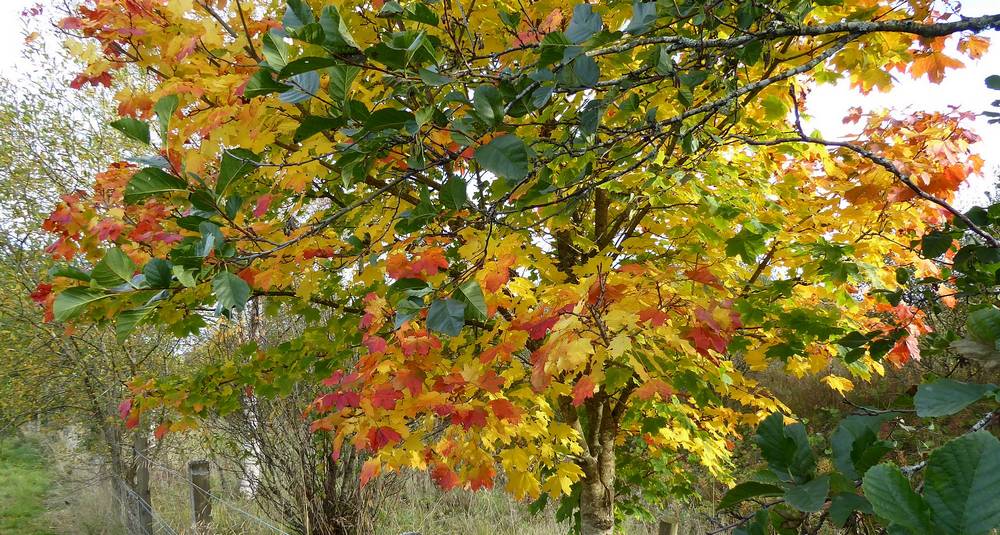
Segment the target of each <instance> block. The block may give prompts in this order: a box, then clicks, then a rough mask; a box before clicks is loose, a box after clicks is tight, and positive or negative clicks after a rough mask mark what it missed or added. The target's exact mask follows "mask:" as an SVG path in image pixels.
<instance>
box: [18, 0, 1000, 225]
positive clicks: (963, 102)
mask: <svg viewBox="0 0 1000 535" xmlns="http://www.w3.org/2000/svg"><path fill="white" fill-rule="evenodd" d="M37 2H38V0H0V74H2V75H6V76H11V75H13V76H24V75H28V76H30V72H31V71H32V70H37V69H44V68H45V66H42V65H27V64H25V62H24V61H23V60H22V59H20V55H21V54H20V50H21V46H22V44H23V39H24V37H23V24H22V22H21V21H20V13H21V11H22V10H24V9H25V8H26V7H28V6H31V5H34V4H35V3H37ZM962 4H963V7H962V11H961V12H962V14H963V15H966V16H978V15H986V14H991V13H998V12H1000V1H998V0H964V1H963V2H962ZM984 35H987V36H989V37H991V38H992V39H993V46H992V47H991V49H990V51H989V52H988V53H987V54H985V55H984V56H983V57H982V58H981V59H979V60H978V61H975V62H973V61H970V60H963V61H965V64H966V68H965V69H959V70H949V71H947V74H946V77H945V80H944V81H943V82H942V83H941V84H939V85H935V84H932V83H930V82H927V81H926V80H919V81H918V80H912V79H911V78H910V77H909V76H908V75H903V76H899V77H898V81H897V84H896V85H895V87H894V88H893V90H892V91H891V92H889V93H874V92H873V93H871V94H870V95H866V96H863V95H860V94H858V93H856V92H854V91H851V90H850V89H849V88H848V87H847V84H840V85H835V86H830V85H827V86H821V87H818V88H816V89H815V90H814V91H813V93H812V94H811V96H810V98H809V110H808V111H809V114H810V115H812V117H813V118H812V121H810V123H809V125H808V128H809V129H813V128H815V129H818V130H820V131H821V132H823V135H824V136H826V137H828V138H835V137H837V136H841V135H844V134H847V133H848V132H849V131H848V127H845V126H844V125H843V124H842V121H841V119H842V118H843V116H844V115H845V114H846V112H847V109H848V108H850V107H852V106H861V107H862V108H863V109H866V110H873V109H879V108H885V107H892V108H895V109H901V110H902V109H907V108H910V109H913V110H944V109H946V108H947V107H948V106H950V105H958V106H961V107H962V108H963V109H965V110H968V111H972V112H981V111H983V110H986V109H988V108H989V107H990V103H991V102H993V101H994V100H997V99H1000V91H991V90H989V89H987V88H986V86H985V85H984V83H983V80H984V79H985V78H986V77H987V76H989V75H992V74H1000V32H988V33H985V34H984ZM975 130H976V132H977V133H978V134H979V135H980V136H981V137H982V138H983V141H982V142H981V143H980V144H979V146H978V147H977V151H978V152H979V153H980V154H981V155H982V156H983V158H984V159H985V160H986V166H985V167H984V173H983V174H984V176H980V177H971V178H970V179H969V180H968V181H967V183H966V184H965V186H964V187H963V191H962V192H961V194H960V197H959V199H960V200H959V204H960V205H961V206H962V207H963V208H968V207H971V206H972V205H974V204H976V203H981V202H982V201H983V199H984V197H983V192H985V191H988V190H990V189H992V188H993V183H994V180H995V178H994V177H996V175H997V173H998V172H1000V125H990V124H987V123H986V120H985V118H980V119H979V120H978V121H977V124H976V127H975Z"/></svg>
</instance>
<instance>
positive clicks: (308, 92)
mask: <svg viewBox="0 0 1000 535" xmlns="http://www.w3.org/2000/svg"><path fill="white" fill-rule="evenodd" d="M288 83H289V85H291V86H292V87H291V89H289V90H287V91H284V92H282V93H281V94H279V95H278V99H279V100H281V101H282V102H285V103H287V104H298V103H300V102H305V101H307V100H309V99H311V98H312V97H313V95H315V94H316V92H317V91H319V74H317V73H316V71H309V72H304V73H302V74H296V75H295V76H292V77H291V78H289V79H288Z"/></svg>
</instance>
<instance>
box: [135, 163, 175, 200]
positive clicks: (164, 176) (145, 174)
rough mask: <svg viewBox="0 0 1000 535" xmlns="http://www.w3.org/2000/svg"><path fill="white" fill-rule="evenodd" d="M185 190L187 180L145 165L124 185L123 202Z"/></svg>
mask: <svg viewBox="0 0 1000 535" xmlns="http://www.w3.org/2000/svg"><path fill="white" fill-rule="evenodd" d="M186 190H187V182H186V181H185V180H183V179H181V178H180V177H176V176H174V175H171V174H170V173H167V172H166V171H164V170H162V169H157V168H155V167H147V168H145V169H143V170H142V171H139V172H138V173H136V174H135V175H133V176H132V179H131V180H129V182H128V184H126V185H125V202H126V203H129V204H134V203H136V202H138V201H141V200H142V199H145V198H146V197H151V196H153V195H160V194H162V193H169V192H172V191H186Z"/></svg>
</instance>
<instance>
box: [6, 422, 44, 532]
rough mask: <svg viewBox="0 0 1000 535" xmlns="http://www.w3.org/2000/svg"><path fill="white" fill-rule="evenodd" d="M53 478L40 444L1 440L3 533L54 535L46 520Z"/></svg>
mask: <svg viewBox="0 0 1000 535" xmlns="http://www.w3.org/2000/svg"><path fill="white" fill-rule="evenodd" d="M50 484H51V476H50V474H49V471H48V469H47V468H46V463H45V459H44V458H43V457H42V455H41V453H40V452H39V448H38V444H37V443H35V442H34V441H31V440H28V439H24V438H3V439H0V533H3V534H4V535H50V534H51V533H52V530H51V529H49V528H48V526H47V525H46V522H45V520H44V515H45V494H46V492H47V491H48V489H49V486H50Z"/></svg>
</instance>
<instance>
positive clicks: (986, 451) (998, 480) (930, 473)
mask: <svg viewBox="0 0 1000 535" xmlns="http://www.w3.org/2000/svg"><path fill="white" fill-rule="evenodd" d="M924 496H925V498H926V500H927V504H928V505H929V506H930V508H931V518H932V519H933V520H934V524H935V526H936V527H937V528H938V529H940V530H941V532H942V533H956V534H962V535H985V534H986V533H989V532H990V531H991V530H992V529H993V528H996V527H1000V440H997V438H996V437H995V436H993V435H992V434H990V433H989V432H987V431H977V432H975V433H971V434H968V435H965V436H963V437H959V438H956V439H955V440H952V441H951V442H949V443H947V444H945V445H944V446H941V447H940V448H938V449H936V450H934V451H933V452H931V456H930V458H929V459H928V461H927V469H926V473H925V475H924Z"/></svg>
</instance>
